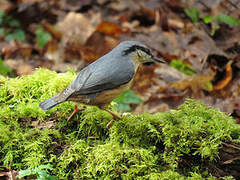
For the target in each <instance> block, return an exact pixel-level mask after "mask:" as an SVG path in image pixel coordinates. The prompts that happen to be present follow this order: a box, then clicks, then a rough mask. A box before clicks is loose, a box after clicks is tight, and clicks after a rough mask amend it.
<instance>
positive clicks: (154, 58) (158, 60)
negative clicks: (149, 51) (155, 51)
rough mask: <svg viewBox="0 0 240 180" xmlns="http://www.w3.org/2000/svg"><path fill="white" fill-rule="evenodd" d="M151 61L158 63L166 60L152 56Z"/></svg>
mask: <svg viewBox="0 0 240 180" xmlns="http://www.w3.org/2000/svg"><path fill="white" fill-rule="evenodd" d="M152 61H155V62H158V63H166V61H164V60H163V59H158V58H157V57H155V56H152Z"/></svg>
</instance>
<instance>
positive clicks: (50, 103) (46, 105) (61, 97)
mask: <svg viewBox="0 0 240 180" xmlns="http://www.w3.org/2000/svg"><path fill="white" fill-rule="evenodd" d="M72 93H73V90H72V89H71V88H70V87H67V88H66V89H64V90H63V91H62V92H61V93H59V94H57V95H56V96H53V97H51V98H50V99H47V100H45V101H43V102H40V103H39V107H40V108H41V109H42V110H44V111H47V110H49V109H51V108H53V107H54V106H56V105H58V104H60V103H62V102H64V101H66V100H67V99H68V98H69V96H70V95H71V94H72Z"/></svg>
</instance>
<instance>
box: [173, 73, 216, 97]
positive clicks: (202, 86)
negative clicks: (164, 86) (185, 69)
mask: <svg viewBox="0 0 240 180" xmlns="http://www.w3.org/2000/svg"><path fill="white" fill-rule="evenodd" d="M215 74H216V73H215V72H213V71H211V72H208V73H205V74H196V75H193V76H189V77H187V78H186V79H183V80H180V81H177V82H173V83H169V87H171V88H174V89H178V90H181V91H183V90H186V89H187V88H191V89H192V91H193V93H194V94H195V95H196V96H197V95H198V93H199V91H200V90H206V91H212V86H211V81H212V80H213V78H214V77H215Z"/></svg>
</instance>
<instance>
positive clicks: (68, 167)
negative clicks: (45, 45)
mask: <svg viewBox="0 0 240 180" xmlns="http://www.w3.org/2000/svg"><path fill="white" fill-rule="evenodd" d="M75 76H76V74H75V73H73V72H66V73H63V74H57V73H55V72H52V71H49V70H44V69H38V70H36V72H35V74H33V75H29V76H23V77H21V78H15V79H9V78H6V77H2V76H0V132H1V133H0V164H2V165H4V166H7V167H11V169H14V170H20V169H34V168H37V167H39V165H41V164H52V165H53V167H54V168H53V170H52V171H51V174H52V175H54V176H57V177H58V178H62V179H133V178H134V179H206V178H209V179H214V177H212V176H211V174H210V173H209V172H208V171H207V167H205V164H206V163H205V164H204V163H203V162H206V161H213V160H214V161H218V153H219V149H220V148H221V143H222V142H223V141H229V140H231V141H235V142H240V127H239V125H236V124H234V121H233V119H232V118H231V117H230V116H228V115H226V114H225V113H222V112H220V111H218V110H215V109H213V108H210V107H207V106H205V105H204V104H202V103H201V102H199V101H196V100H191V99H189V100H187V101H186V102H185V103H184V104H183V105H181V106H180V107H179V108H178V109H177V110H172V111H170V112H165V113H157V114H153V115H152V114H148V113H144V114H141V115H131V114H128V115H125V116H123V117H122V118H121V119H120V120H117V121H115V122H114V123H113V125H112V127H111V128H110V130H108V129H107V128H106V125H107V123H108V122H109V121H110V120H111V119H112V116H111V115H110V114H108V113H107V112H105V111H103V110H100V109H99V108H97V107H87V108H86V109H85V110H83V111H81V112H79V113H77V115H76V116H75V117H74V118H73V120H71V121H69V122H67V120H66V119H67V117H68V116H69V115H70V114H71V112H72V110H73V103H72V102H65V103H62V104H60V105H59V106H57V107H55V108H53V109H52V110H50V111H48V112H43V111H42V110H41V109H40V108H39V107H38V103H39V102H41V101H43V100H45V99H47V98H49V97H51V96H53V95H55V94H56V93H57V92H59V91H61V90H62V89H63V88H65V87H66V86H67V85H68V84H69V83H70V81H71V80H72V79H73V78H74V77H75ZM112 108H113V107H112ZM33 121H35V122H38V123H39V124H38V125H36V124H35V125H34V124H33ZM49 124H50V125H49ZM185 157H190V158H189V159H195V160H196V161H197V163H194V162H188V163H189V164H190V167H189V166H188V167H185V166H184V167H182V166H181V163H179V162H180V161H179V160H181V159H184V158H185ZM185 161H186V160H185ZM227 178H228V177H227ZM229 178H230V177H229Z"/></svg>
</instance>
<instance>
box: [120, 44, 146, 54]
mask: <svg viewBox="0 0 240 180" xmlns="http://www.w3.org/2000/svg"><path fill="white" fill-rule="evenodd" d="M136 50H141V51H143V52H145V53H146V54H148V55H151V52H150V50H149V49H148V48H145V47H142V46H138V45H133V46H131V47H129V48H128V49H126V50H125V51H123V56H126V55H128V54H130V53H132V52H134V51H136Z"/></svg>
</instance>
